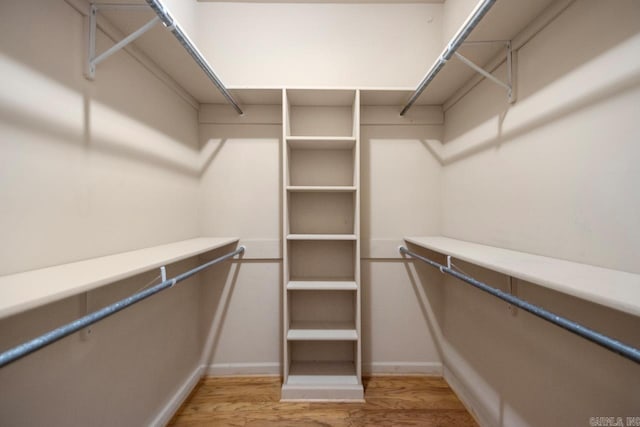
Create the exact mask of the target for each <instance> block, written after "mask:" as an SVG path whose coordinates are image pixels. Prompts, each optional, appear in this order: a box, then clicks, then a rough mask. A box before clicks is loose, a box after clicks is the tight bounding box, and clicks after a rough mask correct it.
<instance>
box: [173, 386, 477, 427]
mask: <svg viewBox="0 0 640 427" xmlns="http://www.w3.org/2000/svg"><path fill="white" fill-rule="evenodd" d="M364 386H365V401H366V402H365V403H306V402H305V403H299V402H285V403H281V402H280V401H279V400H280V379H279V378H278V377H222V378H205V379H203V380H202V381H200V383H199V384H198V386H197V387H196V389H195V390H194V391H193V393H192V394H191V396H189V398H188V399H187V400H186V402H185V403H184V404H183V405H182V407H181V408H180V410H179V411H178V412H177V413H176V415H175V416H174V417H173V419H172V420H171V423H170V424H169V425H170V426H244V427H248V426H251V427H254V426H255V427H257V426H266V427H275V426H278V427H286V426H309V427H320V426H337V427H347V426H348V427H356V426H358V427H359V426H378V427H387V426H424V427H430V426H442V427H445V426H446V427H461V426H465V427H466V426H477V424H476V423H475V421H474V420H473V418H472V417H471V415H470V414H469V413H468V412H467V410H466V409H465V407H464V406H463V405H462V403H461V402H460V400H459V399H458V397H457V396H456V395H455V394H454V393H453V391H452V390H451V389H450V388H449V386H448V385H447V383H446V382H445V381H444V380H443V379H441V378H432V377H400V376H379V377H371V378H365V379H364Z"/></svg>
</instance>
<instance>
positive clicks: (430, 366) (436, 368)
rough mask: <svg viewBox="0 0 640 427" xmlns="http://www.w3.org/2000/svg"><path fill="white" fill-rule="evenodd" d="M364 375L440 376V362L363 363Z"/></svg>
mask: <svg viewBox="0 0 640 427" xmlns="http://www.w3.org/2000/svg"><path fill="white" fill-rule="evenodd" d="M362 372H363V374H365V375H429V376H437V377H441V376H442V363H440V362H373V363H363V364H362Z"/></svg>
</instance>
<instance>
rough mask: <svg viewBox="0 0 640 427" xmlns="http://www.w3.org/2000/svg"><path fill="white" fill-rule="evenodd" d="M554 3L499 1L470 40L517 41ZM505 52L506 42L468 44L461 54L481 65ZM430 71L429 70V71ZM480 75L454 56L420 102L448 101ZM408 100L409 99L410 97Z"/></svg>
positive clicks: (519, 0)
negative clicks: (517, 37) (504, 43)
mask: <svg viewBox="0 0 640 427" xmlns="http://www.w3.org/2000/svg"><path fill="white" fill-rule="evenodd" d="M552 3H554V1H553V0H498V1H497V2H496V3H495V4H494V5H493V7H492V8H491V9H490V10H489V12H488V13H487V14H486V15H485V16H484V18H482V20H481V21H480V23H479V24H478V25H477V26H476V27H475V28H474V29H473V31H472V32H471V33H470V34H469V36H468V38H467V40H466V42H484V41H506V40H514V39H515V38H516V36H517V35H518V34H520V33H522V32H523V31H524V30H525V29H526V28H527V27H528V26H529V25H530V24H532V23H533V22H534V21H536V19H537V18H538V17H539V16H540V15H541V14H542V13H543V12H544V11H545V9H547V8H548V7H549V6H550V5H552ZM559 3H561V2H559ZM565 3H566V2H565ZM447 43H448V41H447ZM515 47H518V46H517V45H516V46H515ZM504 51H505V47H504V45H500V44H473V45H471V44H470V43H467V44H463V45H462V47H460V49H458V52H459V53H461V54H462V55H464V56H465V57H466V58H468V59H470V60H471V61H473V62H474V63H476V64H477V65H479V66H481V67H484V66H485V65H486V64H487V63H488V62H489V61H490V60H492V59H493V58H495V57H496V56H498V55H499V54H501V52H504ZM487 71H491V70H487ZM426 72H427V70H425V74H426ZM476 75H478V74H477V73H476V72H475V71H473V70H472V69H471V68H469V67H468V66H467V65H465V64H463V63H462V62H461V61H460V60H458V59H457V58H455V57H454V58H451V59H450V60H449V61H447V63H446V65H445V66H444V67H443V69H442V70H440V72H439V73H438V74H437V75H436V77H435V78H434V79H433V81H431V83H430V84H429V85H428V86H427V88H426V89H425V90H424V92H423V93H422V95H420V97H419V98H418V99H417V102H416V104H427V105H442V104H445V103H446V102H447V101H448V100H449V99H450V98H451V97H452V96H453V95H454V94H455V93H456V92H457V91H458V90H459V89H460V88H461V87H462V86H464V84H465V83H466V82H468V81H469V80H470V79H471V78H473V77H474V76H476ZM505 96H506V95H505ZM404 101H405V102H406V101H408V98H407V99H405V100H404Z"/></svg>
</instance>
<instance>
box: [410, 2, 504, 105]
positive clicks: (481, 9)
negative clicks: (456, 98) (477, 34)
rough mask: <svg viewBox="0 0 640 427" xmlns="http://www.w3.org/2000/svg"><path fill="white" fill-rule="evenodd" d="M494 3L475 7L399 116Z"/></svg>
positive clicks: (411, 103) (483, 3)
mask: <svg viewBox="0 0 640 427" xmlns="http://www.w3.org/2000/svg"><path fill="white" fill-rule="evenodd" d="M495 2H496V0H483V1H482V2H481V3H479V4H478V6H476V8H475V9H474V11H473V12H472V13H471V15H469V17H468V18H467V20H466V21H465V22H464V24H463V25H462V27H460V29H459V30H458V32H457V33H456V34H455V35H454V36H453V38H452V39H451V41H450V42H449V44H448V45H447V46H446V47H445V48H444V50H443V51H442V53H441V54H440V56H439V57H438V59H436V62H434V63H433V65H432V66H431V68H430V69H429V71H428V72H427V74H426V75H425V76H424V78H423V79H422V81H421V82H420V84H419V85H418V88H417V89H416V90H415V91H414V92H413V94H412V95H411V98H410V99H409V102H407V105H405V106H404V108H403V109H402V111H401V112H400V115H401V116H404V115H405V113H406V112H407V111H409V108H411V106H412V105H413V104H414V103H415V102H416V100H417V99H418V97H419V96H420V95H421V94H422V92H423V91H424V90H425V89H426V88H427V86H428V85H429V83H431V81H432V80H433V79H434V78H435V77H436V74H438V73H439V72H440V70H441V69H442V67H444V64H446V63H447V61H448V60H449V59H451V57H452V56H453V54H454V53H455V52H456V50H458V48H459V47H460V45H462V43H463V42H464V41H465V40H466V38H467V37H468V36H469V34H470V33H471V31H473V29H474V28H475V27H476V25H478V23H479V22H480V21H481V20H482V18H483V17H484V15H486V14H487V12H488V11H489V9H491V6H493V4H494V3H495Z"/></svg>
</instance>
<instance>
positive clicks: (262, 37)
mask: <svg viewBox="0 0 640 427" xmlns="http://www.w3.org/2000/svg"><path fill="white" fill-rule="evenodd" d="M197 15H198V18H197V19H198V21H197V25H198V32H199V33H198V34H199V35H198V42H199V47H200V49H201V51H202V52H203V54H204V55H205V56H206V57H207V59H208V60H209V61H210V62H211V63H212V64H214V66H215V69H216V71H217V72H218V73H219V74H220V77H221V78H222V79H223V81H224V82H225V83H226V84H228V85H230V86H249V87H264V86H266V87H269V86H276V87H281V86H294V87H295V86H307V87H322V86H352V87H366V86H380V87H388V86H402V87H413V86H415V85H416V84H417V83H418V81H419V80H420V79H421V78H422V76H423V75H424V72H425V70H426V69H427V68H428V67H429V66H430V65H431V63H432V62H433V60H434V59H435V58H436V57H437V55H438V54H439V53H440V52H439V50H440V49H441V25H442V24H441V19H442V5H441V4H420V3H413V4H367V3H358V4H318V3H282V4H280V3H271V4H260V3H217V2H205V3H198V5H197ZM205 34H206V36H205Z"/></svg>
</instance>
